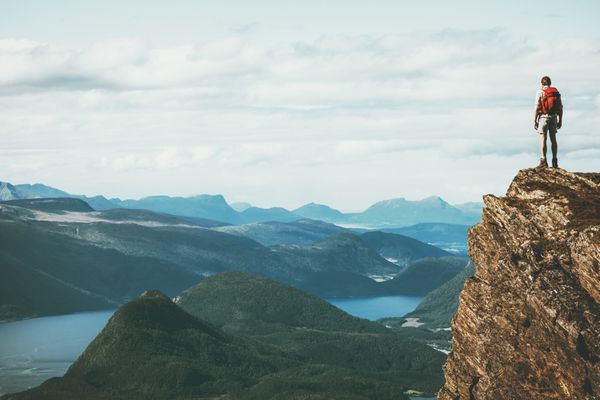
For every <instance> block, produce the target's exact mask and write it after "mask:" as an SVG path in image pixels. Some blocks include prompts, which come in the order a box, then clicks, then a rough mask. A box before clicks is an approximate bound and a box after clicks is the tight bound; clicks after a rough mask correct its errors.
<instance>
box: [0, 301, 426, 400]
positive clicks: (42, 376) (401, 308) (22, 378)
mask: <svg viewBox="0 0 600 400" xmlns="http://www.w3.org/2000/svg"><path fill="white" fill-rule="evenodd" d="M422 299H423V297H419V296H387V297H366V298H355V299H332V300H329V302H330V303H332V304H333V305H335V306H336V307H338V308H340V309H342V310H344V311H346V312H347V313H349V314H352V315H355V316H357V317H361V318H366V319H370V320H377V319H379V318H383V317H394V316H402V315H404V314H406V313H408V312H410V311H413V310H414V309H415V308H416V307H417V305H418V304H419V303H420V302H421V300H422ZM113 313H114V310H112V311H98V312H86V313H77V314H70V315H60V316H54V317H42V318H32V319H28V320H24V321H17V322H9V323H4V324H0V394H5V393H12V392H17V391H22V390H25V389H28V388H31V387H35V386H37V385H39V384H41V383H42V382H44V381H45V380H46V379H49V378H51V377H54V376H62V375H64V373H65V372H66V371H67V369H68V368H69V366H70V365H71V364H72V363H73V362H74V361H75V360H76V359H77V357H79V355H80V354H81V353H82V352H83V350H85V348H86V347H87V345H88V344H89V343H90V342H91V341H92V340H93V339H94V338H95V337H96V335H97V334H98V333H99V332H100V331H101V330H102V328H103V327H104V326H105V325H106V323H107V321H108V319H109V318H110V317H111V315H112V314H113Z"/></svg>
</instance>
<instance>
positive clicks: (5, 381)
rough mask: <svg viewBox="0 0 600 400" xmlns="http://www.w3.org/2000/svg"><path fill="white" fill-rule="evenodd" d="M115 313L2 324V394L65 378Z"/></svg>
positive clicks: (0, 361) (0, 373) (0, 367)
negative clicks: (57, 378)
mask: <svg viewBox="0 0 600 400" xmlns="http://www.w3.org/2000/svg"><path fill="white" fill-rule="evenodd" d="M113 313H114V310H113V311H99V312H86V313H78V314H70V315H60V316H55V317H42V318H33V319H28V320H24V321H17V322H9V323H4V324H0V395H1V394H4V393H12V392H15V391H21V390H25V389H28V388H31V387H34V386H37V385H39V384H40V383H42V382H43V381H45V380H46V379H48V378H51V377H53V376H62V375H64V373H65V372H66V371H67V368H69V366H70V365H71V364H72V363H73V362H74V361H75V360H76V359H77V357H79V355H80V354H81V353H82V352H83V350H85V348H86V347H87V345H88V344H89V343H90V342H91V341H92V340H93V339H94V338H95V337H96V335H97V334H98V333H99V332H100V331H101V330H102V328H103V327H104V325H106V322H107V321H108V319H109V318H110V316H111V315H112V314H113Z"/></svg>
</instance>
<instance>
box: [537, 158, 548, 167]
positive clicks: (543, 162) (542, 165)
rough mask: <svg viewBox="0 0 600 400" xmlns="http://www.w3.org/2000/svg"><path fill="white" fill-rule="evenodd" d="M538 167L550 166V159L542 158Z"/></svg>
mask: <svg viewBox="0 0 600 400" xmlns="http://www.w3.org/2000/svg"><path fill="white" fill-rule="evenodd" d="M538 168H548V161H546V159H545V158H540V163H539V164H538Z"/></svg>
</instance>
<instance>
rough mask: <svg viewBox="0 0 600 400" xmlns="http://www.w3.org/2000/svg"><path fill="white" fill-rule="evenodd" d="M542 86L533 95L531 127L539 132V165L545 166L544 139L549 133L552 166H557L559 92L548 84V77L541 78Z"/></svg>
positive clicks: (559, 119)
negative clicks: (540, 154)
mask: <svg viewBox="0 0 600 400" xmlns="http://www.w3.org/2000/svg"><path fill="white" fill-rule="evenodd" d="M541 83H542V87H541V89H539V90H538V91H537V93H536V95H535V112H534V114H533V128H534V129H535V130H536V131H538V132H539V133H540V143H541V147H542V148H541V150H542V158H541V159H540V164H539V166H540V167H547V166H548V162H547V161H546V139H547V137H548V134H549V135H550V141H551V142H552V167H554V168H558V159H557V158H556V154H557V152H558V144H557V143H556V132H557V131H558V130H559V129H560V128H561V127H562V123H563V106H562V101H561V99H560V93H559V92H558V90H556V88H554V87H552V86H550V85H551V84H552V81H551V80H550V77H548V76H544V77H543V78H542V82H541Z"/></svg>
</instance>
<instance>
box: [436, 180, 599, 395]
mask: <svg viewBox="0 0 600 400" xmlns="http://www.w3.org/2000/svg"><path fill="white" fill-rule="evenodd" d="M484 200H485V209H484V211H483V221H482V222H481V223H480V224H478V225H476V226H475V227H473V228H472V229H471V230H470V232H469V254H470V256H471V258H472V259H473V260H474V262H475V265H476V268H477V272H476V275H475V276H474V277H472V278H470V279H469V280H468V281H467V283H466V284H465V287H464V289H463V292H462V294H461V297H460V303H459V308H458V312H457V314H456V316H455V318H454V321H453V326H452V328H453V336H454V342H453V351H452V353H451V354H450V356H449V358H448V361H447V362H446V364H445V366H444V373H445V379H446V383H445V386H444V387H443V388H442V389H441V390H440V392H439V393H438V398H439V399H440V400H463V399H465V400H473V399H477V400H479V399H490V400H492V399H494V400H502V399H511V400H512V399H535V400H537V399H540V400H541V399H586V400H587V399H590V400H591V399H600V304H599V303H600V174H582V173H579V174H575V173H569V172H567V171H564V170H561V169H538V168H536V169H527V170H522V171H520V172H519V173H518V174H517V176H516V177H515V179H514V181H513V182H512V184H511V185H510V187H509V189H508V192H507V194H506V196H505V197H503V198H498V197H494V196H491V195H488V196H485V197H484Z"/></svg>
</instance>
